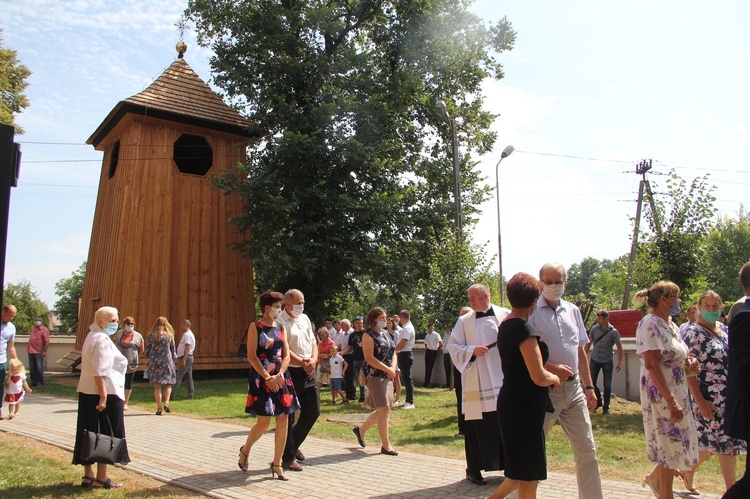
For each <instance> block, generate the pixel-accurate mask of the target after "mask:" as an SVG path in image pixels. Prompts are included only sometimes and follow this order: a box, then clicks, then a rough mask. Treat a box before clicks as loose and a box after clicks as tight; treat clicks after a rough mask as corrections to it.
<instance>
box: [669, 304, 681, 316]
mask: <svg viewBox="0 0 750 499" xmlns="http://www.w3.org/2000/svg"><path fill="white" fill-rule="evenodd" d="M680 310H682V305H681V304H680V302H679V301H676V302H674V303H673V304H672V305H670V306H669V307H667V311H668V312H669V315H677V314H679V313H680Z"/></svg>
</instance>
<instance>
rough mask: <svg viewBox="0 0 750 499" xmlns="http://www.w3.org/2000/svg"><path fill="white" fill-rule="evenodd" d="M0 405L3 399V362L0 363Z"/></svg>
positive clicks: (0, 405)
mask: <svg viewBox="0 0 750 499" xmlns="http://www.w3.org/2000/svg"><path fill="white" fill-rule="evenodd" d="M0 380H2V381H0V407H2V404H3V401H4V400H5V362H2V363H0Z"/></svg>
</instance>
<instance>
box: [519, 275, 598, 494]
mask: <svg viewBox="0 0 750 499" xmlns="http://www.w3.org/2000/svg"><path fill="white" fill-rule="evenodd" d="M539 280H540V281H542V283H543V284H544V291H543V292H542V296H540V297H539V300H538V301H537V308H536V310H535V311H534V313H533V314H532V315H531V318H530V319H529V323H530V324H531V325H532V326H533V327H534V329H536V330H537V331H538V332H539V334H540V335H541V339H542V341H544V342H545V343H546V344H547V346H548V347H549V360H548V361H547V364H546V365H545V366H544V367H545V368H546V369H547V370H548V371H550V372H551V373H553V374H556V375H557V376H558V377H559V378H560V381H561V383H560V387H559V388H558V389H557V390H554V391H551V392H550V397H551V399H552V405H553V406H554V408H555V412H553V413H547V416H546V418H545V420H544V432H545V434H549V431H550V430H551V429H552V426H553V425H554V424H555V421H557V420H558V419H559V420H560V425H561V426H562V428H563V430H564V431H565V434H566V435H567V436H568V440H569V441H570V445H571V447H572V448H573V457H574V458H575V463H576V479H577V481H578V495H579V497H585V498H587V499H596V498H600V497H602V481H601V475H600V474H599V462H598V461H597V458H596V444H595V443H594V434H593V432H592V431H591V418H590V417H589V411H592V410H594V409H595V408H596V393H595V391H594V385H593V383H592V382H591V372H590V371H589V363H588V359H587V358H586V351H585V350H584V346H585V345H586V344H587V343H588V336H587V335H586V327H585V326H584V324H583V317H582V316H581V311H580V310H579V309H578V307H577V306H575V305H574V304H572V303H570V302H567V301H565V300H563V299H562V295H563V293H564V292H565V283H566V282H567V273H566V272H565V267H563V266H562V265H560V264H559V263H545V264H544V266H542V268H541V270H540V271H539ZM566 380H567V381H566Z"/></svg>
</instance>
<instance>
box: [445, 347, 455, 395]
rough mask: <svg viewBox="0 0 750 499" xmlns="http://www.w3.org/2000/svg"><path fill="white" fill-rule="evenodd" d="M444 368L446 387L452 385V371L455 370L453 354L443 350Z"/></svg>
mask: <svg viewBox="0 0 750 499" xmlns="http://www.w3.org/2000/svg"><path fill="white" fill-rule="evenodd" d="M443 369H445V387H446V388H450V387H451V373H452V372H453V363H452V362H451V356H450V355H448V354H447V353H445V352H443Z"/></svg>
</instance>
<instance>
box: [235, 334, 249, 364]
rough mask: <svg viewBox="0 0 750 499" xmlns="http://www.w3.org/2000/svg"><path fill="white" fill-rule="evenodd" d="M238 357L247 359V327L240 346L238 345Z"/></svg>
mask: <svg viewBox="0 0 750 499" xmlns="http://www.w3.org/2000/svg"><path fill="white" fill-rule="evenodd" d="M237 357H239V358H240V359H245V360H247V329H245V334H244V336H242V341H241V342H240V346H238V347H237Z"/></svg>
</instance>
